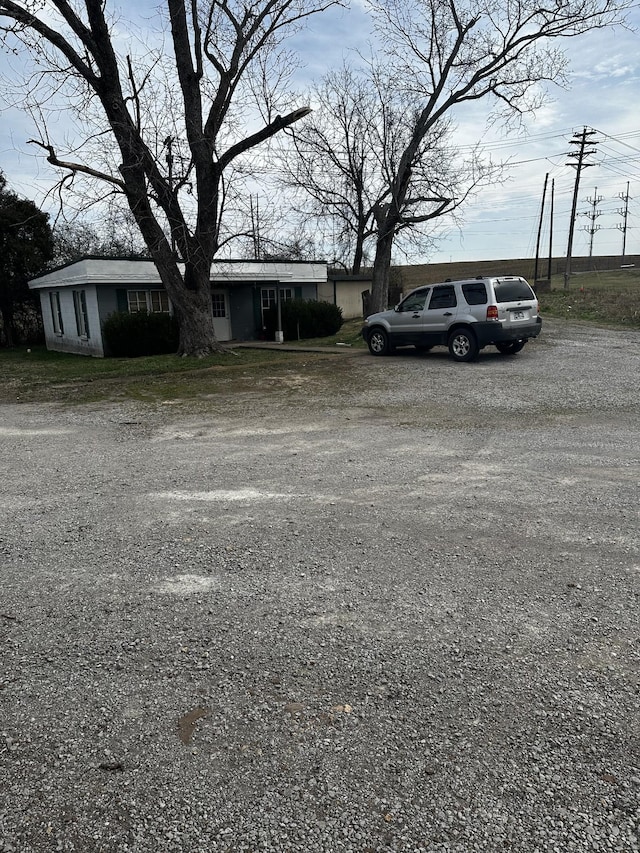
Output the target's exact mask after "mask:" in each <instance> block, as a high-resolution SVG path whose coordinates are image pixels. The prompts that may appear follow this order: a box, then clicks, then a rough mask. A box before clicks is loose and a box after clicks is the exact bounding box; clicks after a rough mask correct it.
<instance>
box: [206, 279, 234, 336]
mask: <svg viewBox="0 0 640 853" xmlns="http://www.w3.org/2000/svg"><path fill="white" fill-rule="evenodd" d="M211 311H212V313H213V330H214V332H215V333H216V338H217V339H218V340H219V341H230V340H231V320H230V318H229V294H228V293H227V291H226V290H212V291H211Z"/></svg>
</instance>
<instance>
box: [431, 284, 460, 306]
mask: <svg viewBox="0 0 640 853" xmlns="http://www.w3.org/2000/svg"><path fill="white" fill-rule="evenodd" d="M457 304H458V303H457V301H456V292H455V289H454V287H453V285H452V284H445V285H443V286H442V287H434V288H433V294H432V296H431V301H430V302H429V310H430V311H433V310H434V309H436V308H454V307H455V306H456V305H457Z"/></svg>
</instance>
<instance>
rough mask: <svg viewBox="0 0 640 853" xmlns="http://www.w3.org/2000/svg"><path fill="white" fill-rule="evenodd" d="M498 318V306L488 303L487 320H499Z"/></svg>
mask: <svg viewBox="0 0 640 853" xmlns="http://www.w3.org/2000/svg"><path fill="white" fill-rule="evenodd" d="M497 319H498V306H497V305H487V320H497Z"/></svg>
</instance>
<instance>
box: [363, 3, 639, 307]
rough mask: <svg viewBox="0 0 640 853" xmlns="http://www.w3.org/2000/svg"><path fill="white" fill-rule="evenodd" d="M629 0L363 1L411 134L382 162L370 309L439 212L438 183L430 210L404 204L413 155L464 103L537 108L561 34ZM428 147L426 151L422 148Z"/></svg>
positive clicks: (558, 79) (612, 20) (444, 202)
mask: <svg viewBox="0 0 640 853" xmlns="http://www.w3.org/2000/svg"><path fill="white" fill-rule="evenodd" d="M632 2H633V0H542V2H540V0H511V2H507V3H505V2H504V0H416V3H412V4H410V5H407V4H406V3H405V2H404V0H369V4H370V7H371V9H372V12H373V15H374V20H375V22H376V28H377V31H378V34H379V37H380V43H381V51H382V52H383V53H384V54H385V56H386V63H387V64H388V65H389V66H390V67H392V68H393V69H394V79H395V82H396V85H397V87H398V89H399V91H402V92H403V93H404V94H405V95H406V96H408V97H410V98H411V100H412V103H413V105H414V110H413V114H412V130H411V133H410V135H409V138H408V140H407V142H406V145H405V146H404V149H403V150H402V151H401V153H400V156H399V157H398V158H397V160H395V161H394V162H393V163H390V164H389V165H390V173H389V174H390V178H391V180H390V184H389V192H388V194H387V195H385V197H384V198H381V199H380V200H379V201H378V202H377V203H376V204H375V207H374V212H373V215H374V218H375V227H376V249H375V258H374V272H373V286H372V310H374V311H380V310H384V309H385V308H386V307H387V299H388V289H389V268H390V263H391V253H392V248H393V244H394V240H395V238H396V235H397V234H398V232H399V231H400V230H401V229H403V228H405V227H406V226H407V225H410V224H420V223H422V222H424V221H425V216H426V217H430V218H432V217H433V215H434V212H435V214H436V215H438V214H441V213H445V212H447V211H448V210H449V209H450V207H451V205H452V204H453V203H454V200H453V199H452V198H450V197H449V198H448V197H447V195H448V193H447V189H446V186H443V187H442V193H440V192H439V191H438V189H437V188H436V192H435V193H434V194H433V196H432V199H431V204H432V207H431V208H430V209H429V210H427V212H426V213H425V212H424V210H421V209H419V208H418V207H415V208H414V209H412V206H411V205H408V204H407V202H408V199H409V198H410V195H411V193H412V181H413V174H414V170H415V168H416V164H417V163H418V162H420V150H421V149H424V148H425V142H426V141H427V142H428V140H430V139H432V138H433V135H434V132H436V131H437V128H438V127H439V126H441V125H442V122H443V121H445V120H447V119H450V118H451V117H452V116H454V115H455V114H456V111H457V110H458V108H459V107H460V106H461V105H463V104H465V103H468V102H474V101H475V102H477V101H480V100H482V99H493V101H494V104H495V105H496V107H497V109H496V116H500V115H501V116H504V117H508V116H513V115H516V114H522V113H524V112H526V111H529V110H531V109H535V108H536V106H538V104H539V103H540V101H541V99H542V98H544V90H543V88H542V86H541V84H544V83H546V82H554V83H562V82H564V81H565V79H566V78H565V71H566V57H565V56H564V54H563V53H562V51H561V50H560V49H559V48H558V41H559V39H560V38H562V37H571V36H578V35H580V34H583V33H586V32H588V31H589V30H592V29H596V28H601V27H605V26H611V25H615V24H619V23H622V21H623V14H624V10H625V9H626V8H628V7H630V6H631V5H632ZM427 147H428V146H427Z"/></svg>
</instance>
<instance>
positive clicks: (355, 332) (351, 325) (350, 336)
mask: <svg viewBox="0 0 640 853" xmlns="http://www.w3.org/2000/svg"><path fill="white" fill-rule="evenodd" d="M362 323H363V321H362V319H361V318H357V319H355V320H345V321H344V323H343V324H342V326H341V328H340V330H339V331H338V332H336V334H335V335H330V336H329V337H326V338H305V340H303V341H287V344H292V345H294V346H295V345H297V344H299V345H300V346H301V347H306V346H310V347H325V346H326V347H334V346H338V345H340V344H342V345H344V346H350V347H364V346H366V344H365V342H364V339H363V337H362V335H361V334H360V332H361V329H362Z"/></svg>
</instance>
